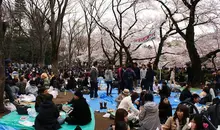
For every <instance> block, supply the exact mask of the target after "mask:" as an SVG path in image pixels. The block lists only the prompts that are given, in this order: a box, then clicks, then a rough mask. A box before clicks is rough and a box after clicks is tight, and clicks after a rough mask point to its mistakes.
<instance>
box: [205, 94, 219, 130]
mask: <svg viewBox="0 0 220 130" xmlns="http://www.w3.org/2000/svg"><path fill="white" fill-rule="evenodd" d="M207 114H208V115H209V116H210V118H211V122H212V124H213V125H214V126H215V127H218V125H220V100H219V99H218V98H215V99H213V105H211V106H210V107H209V108H208V110H207Z"/></svg>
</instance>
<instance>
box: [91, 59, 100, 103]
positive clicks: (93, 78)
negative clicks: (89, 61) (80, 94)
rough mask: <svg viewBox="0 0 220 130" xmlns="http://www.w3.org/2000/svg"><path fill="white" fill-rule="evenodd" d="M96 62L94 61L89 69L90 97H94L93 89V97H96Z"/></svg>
mask: <svg viewBox="0 0 220 130" xmlns="http://www.w3.org/2000/svg"><path fill="white" fill-rule="evenodd" d="M97 64H98V63H97V62H94V63H93V66H92V68H91V71H90V84H91V87H90V98H91V99H93V97H94V91H95V98H97V97H98V81H97V78H98V69H97Z"/></svg>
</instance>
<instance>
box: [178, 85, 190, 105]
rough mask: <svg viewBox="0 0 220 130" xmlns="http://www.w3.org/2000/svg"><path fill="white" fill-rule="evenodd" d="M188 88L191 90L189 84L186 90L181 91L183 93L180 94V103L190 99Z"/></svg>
mask: <svg viewBox="0 0 220 130" xmlns="http://www.w3.org/2000/svg"><path fill="white" fill-rule="evenodd" d="M190 88H191V86H190V84H188V85H187V86H186V88H185V89H183V91H182V92H181V94H180V101H181V102H182V101H185V100H187V99H191V98H192V93H191V92H190Z"/></svg>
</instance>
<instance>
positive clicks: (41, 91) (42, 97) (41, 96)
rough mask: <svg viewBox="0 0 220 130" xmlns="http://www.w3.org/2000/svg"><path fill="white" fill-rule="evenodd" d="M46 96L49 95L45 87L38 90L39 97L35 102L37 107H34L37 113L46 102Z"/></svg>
mask: <svg viewBox="0 0 220 130" xmlns="http://www.w3.org/2000/svg"><path fill="white" fill-rule="evenodd" d="M45 94H48V92H47V89H46V88H45V87H42V88H40V89H39V90H38V95H37V97H36V102H35V106H34V107H35V111H36V112H39V109H40V105H41V104H42V103H43V102H44V100H45Z"/></svg>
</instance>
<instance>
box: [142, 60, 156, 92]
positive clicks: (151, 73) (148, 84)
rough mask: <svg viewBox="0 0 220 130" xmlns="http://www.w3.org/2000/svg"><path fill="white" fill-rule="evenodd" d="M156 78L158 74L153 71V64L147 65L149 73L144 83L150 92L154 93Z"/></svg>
mask: <svg viewBox="0 0 220 130" xmlns="http://www.w3.org/2000/svg"><path fill="white" fill-rule="evenodd" d="M154 76H156V72H154V70H153V69H152V66H151V64H148V65H147V72H146V76H145V83H144V89H146V90H150V91H152V92H153V82H154Z"/></svg>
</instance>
